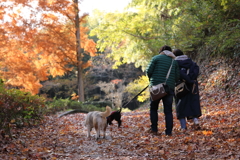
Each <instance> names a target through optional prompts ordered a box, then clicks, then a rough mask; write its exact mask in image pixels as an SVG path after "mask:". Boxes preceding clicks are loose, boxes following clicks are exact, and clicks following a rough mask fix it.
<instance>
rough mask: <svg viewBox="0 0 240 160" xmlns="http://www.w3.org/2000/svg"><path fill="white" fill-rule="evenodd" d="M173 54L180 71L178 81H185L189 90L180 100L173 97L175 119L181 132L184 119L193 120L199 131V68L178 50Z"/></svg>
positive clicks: (184, 125)
mask: <svg viewBox="0 0 240 160" xmlns="http://www.w3.org/2000/svg"><path fill="white" fill-rule="evenodd" d="M173 53H174V55H175V56H176V58H175V60H176V61H177V62H178V66H179V69H180V81H185V82H186V84H187V86H188V89H189V93H187V95H185V96H184V97H182V98H181V99H178V98H177V97H175V99H176V112H177V119H179V121H180V124H181V129H182V130H186V129H187V126H186V118H187V119H188V120H190V119H193V122H194V127H195V129H200V126H199V120H198V118H199V117H200V116H201V115H202V112H201V106H200V97H199V89H198V81H197V77H198V75H199V66H198V65H197V64H196V63H195V62H193V61H192V60H191V59H190V58H188V56H187V55H184V54H183V52H182V51H181V50H180V49H175V50H174V51H173Z"/></svg>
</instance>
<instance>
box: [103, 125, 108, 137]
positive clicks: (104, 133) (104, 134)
mask: <svg viewBox="0 0 240 160" xmlns="http://www.w3.org/2000/svg"><path fill="white" fill-rule="evenodd" d="M106 129H107V123H106V125H105V126H104V128H103V138H106Z"/></svg>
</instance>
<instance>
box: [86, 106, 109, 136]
mask: <svg viewBox="0 0 240 160" xmlns="http://www.w3.org/2000/svg"><path fill="white" fill-rule="evenodd" d="M111 111H112V110H111V108H110V107H109V106H106V111H105V112H100V111H93V112H89V113H88V114H87V116H86V120H85V126H86V127H87V132H88V133H87V137H90V132H91V130H92V128H95V131H96V133H97V136H96V139H97V140H98V138H100V131H101V130H102V131H103V138H105V136H106V129H107V117H108V116H109V115H110V114H111Z"/></svg>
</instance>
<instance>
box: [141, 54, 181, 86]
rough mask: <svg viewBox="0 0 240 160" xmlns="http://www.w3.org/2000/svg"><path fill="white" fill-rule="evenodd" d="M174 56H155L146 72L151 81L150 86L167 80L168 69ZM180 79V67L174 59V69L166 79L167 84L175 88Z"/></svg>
mask: <svg viewBox="0 0 240 160" xmlns="http://www.w3.org/2000/svg"><path fill="white" fill-rule="evenodd" d="M171 63H172V58H171V57H169V56H167V55H164V54H163V55H156V56H154V57H153V58H152V59H151V61H150V63H149V65H148V67H147V69H146V73H147V76H148V78H149V81H150V86H154V85H158V84H160V83H164V82H165V81H166V76H167V73H168V70H169V68H170V66H171ZM178 79H179V68H178V65H177V62H176V61H175V60H173V65H172V69H171V72H170V75H169V77H168V79H167V81H166V84H167V85H168V86H169V87H170V88H171V89H174V87H175V83H176V81H177V80H178Z"/></svg>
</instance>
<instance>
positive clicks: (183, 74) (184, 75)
mask: <svg viewBox="0 0 240 160" xmlns="http://www.w3.org/2000/svg"><path fill="white" fill-rule="evenodd" d="M180 78H181V79H183V80H185V81H186V82H187V83H194V80H192V79H191V78H190V77H189V76H188V75H187V69H186V68H181V70H180Z"/></svg>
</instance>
